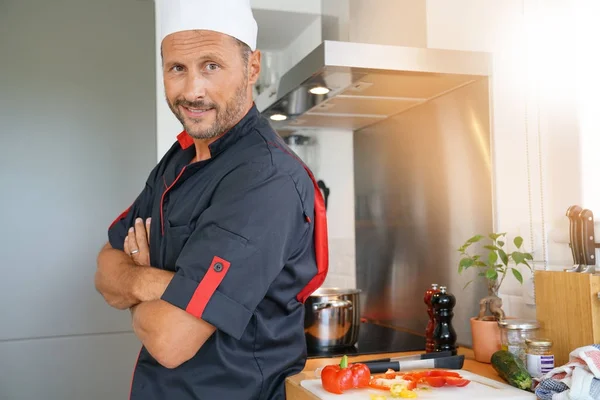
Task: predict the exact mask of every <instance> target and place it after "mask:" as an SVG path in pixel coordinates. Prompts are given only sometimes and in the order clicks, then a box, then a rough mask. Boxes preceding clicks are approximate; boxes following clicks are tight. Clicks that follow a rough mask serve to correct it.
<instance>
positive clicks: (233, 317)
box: [161, 270, 252, 340]
mask: <svg viewBox="0 0 600 400" xmlns="http://www.w3.org/2000/svg"><path fill="white" fill-rule="evenodd" d="M209 271H210V270H209ZM207 275H209V274H207ZM205 279H206V277H205ZM201 284H202V283H200V284H199V283H198V282H196V281H194V280H193V279H189V278H187V277H185V276H183V275H180V274H175V275H174V276H173V278H172V279H171V282H170V283H169V285H168V286H167V289H166V290H165V292H164V293H163V295H162V297H161V299H162V300H164V301H166V302H168V303H171V304H172V305H174V306H176V307H179V308H181V309H182V310H184V311H187V312H188V313H189V314H191V315H193V316H195V317H196V318H202V319H203V320H204V321H206V322H208V323H209V324H211V325H213V326H214V327H215V328H217V329H218V330H220V331H223V332H225V333H226V334H228V335H229V336H232V337H233V338H235V339H237V340H239V339H241V337H242V335H243V334H244V331H245V330H246V327H247V326H248V323H249V322H250V318H252V311H250V310H248V309H247V308H246V307H244V306H243V305H241V304H239V303H238V302H237V301H235V300H233V299H231V298H230V297H228V296H226V295H225V294H223V293H221V292H220V291H218V290H215V291H214V292H213V293H206V292H202V293H199V292H198V288H199V287H201ZM197 296H200V297H203V298H204V301H203V300H200V301H201V302H204V304H202V307H201V308H200V309H198V307H197V305H196V306H194V303H195V302H196V303H197V299H196V297H197ZM192 298H195V300H194V301H192Z"/></svg>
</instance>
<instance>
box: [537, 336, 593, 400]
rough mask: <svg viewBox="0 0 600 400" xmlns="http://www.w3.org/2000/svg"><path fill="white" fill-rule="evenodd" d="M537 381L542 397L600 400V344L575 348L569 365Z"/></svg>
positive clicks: (550, 399) (538, 391)
mask: <svg viewBox="0 0 600 400" xmlns="http://www.w3.org/2000/svg"><path fill="white" fill-rule="evenodd" d="M535 381H536V383H537V386H536V389H535V394H536V396H537V397H538V398H539V399H541V400H600V345H597V344H595V345H592V346H584V347H580V348H578V349H576V350H574V351H572V352H571V354H570V355H569V362H568V363H567V364H565V365H562V366H560V367H557V368H554V369H553V370H552V371H550V372H548V373H547V374H546V375H544V376H542V377H541V378H539V379H536V380H535Z"/></svg>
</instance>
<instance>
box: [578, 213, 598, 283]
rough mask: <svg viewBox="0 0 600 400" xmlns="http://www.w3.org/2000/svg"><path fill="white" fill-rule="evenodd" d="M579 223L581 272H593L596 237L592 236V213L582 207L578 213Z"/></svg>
mask: <svg viewBox="0 0 600 400" xmlns="http://www.w3.org/2000/svg"><path fill="white" fill-rule="evenodd" d="M579 221H580V223H581V245H582V252H583V265H584V268H583V270H582V271H581V272H586V273H594V270H595V268H594V266H595V265H596V240H595V239H596V238H595V236H594V213H592V212H591V211H590V210H588V209H584V210H582V211H581V213H580V214H579Z"/></svg>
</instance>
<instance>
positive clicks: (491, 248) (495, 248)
mask: <svg viewBox="0 0 600 400" xmlns="http://www.w3.org/2000/svg"><path fill="white" fill-rule="evenodd" d="M483 248H484V249H488V250H493V251H498V250H500V248H499V247H498V246H490V245H485V246H483Z"/></svg>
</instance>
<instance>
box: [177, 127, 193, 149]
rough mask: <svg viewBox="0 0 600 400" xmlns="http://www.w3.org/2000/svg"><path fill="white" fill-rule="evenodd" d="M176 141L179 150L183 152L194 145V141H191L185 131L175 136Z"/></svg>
mask: <svg viewBox="0 0 600 400" xmlns="http://www.w3.org/2000/svg"><path fill="white" fill-rule="evenodd" d="M177 141H178V142H179V145H180V146H181V148H182V149H184V150H185V149H187V148H188V147H190V146H191V145H193V144H194V139H192V137H191V136H190V135H188V133H187V132H186V131H183V132H181V133H180V134H179V135H177Z"/></svg>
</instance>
